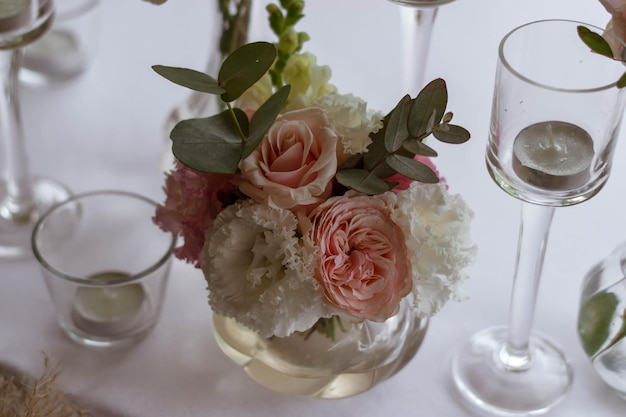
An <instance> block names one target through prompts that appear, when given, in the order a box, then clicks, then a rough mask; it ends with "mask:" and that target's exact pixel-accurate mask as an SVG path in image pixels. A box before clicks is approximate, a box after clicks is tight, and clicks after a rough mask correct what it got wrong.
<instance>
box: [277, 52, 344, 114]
mask: <svg viewBox="0 0 626 417" xmlns="http://www.w3.org/2000/svg"><path fill="white" fill-rule="evenodd" d="M331 75H332V71H331V69H330V67H329V66H327V65H317V58H316V57H315V55H313V54H311V53H308V52H305V53H302V54H294V55H292V56H291V57H290V58H289V60H287V63H286V64H285V70H284V71H283V80H284V81H285V83H286V84H289V85H291V92H290V93H289V101H288V103H287V106H286V108H285V110H284V111H290V110H299V109H304V108H307V107H311V106H312V103H313V101H314V100H315V99H316V98H318V97H321V96H324V95H326V94H330V93H333V92H335V91H337V88H336V87H335V86H334V85H332V84H330V83H329V81H330V77H331Z"/></svg>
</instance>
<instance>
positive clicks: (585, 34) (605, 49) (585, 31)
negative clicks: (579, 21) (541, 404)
mask: <svg viewBox="0 0 626 417" xmlns="http://www.w3.org/2000/svg"><path fill="white" fill-rule="evenodd" d="M576 30H577V31H578V36H579V37H580V39H582V41H583V42H584V43H585V45H587V46H588V47H589V48H591V50H592V51H594V52H596V53H598V54H600V55H604V56H606V57H609V58H611V59H613V51H612V50H611V46H610V45H609V43H608V42H607V41H606V39H604V38H603V37H602V35H599V34H597V33H595V32H592V31H591V30H590V29H589V28H587V27H585V26H578V27H577V28H576Z"/></svg>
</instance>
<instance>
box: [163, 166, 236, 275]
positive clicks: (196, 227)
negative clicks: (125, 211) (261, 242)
mask: <svg viewBox="0 0 626 417" xmlns="http://www.w3.org/2000/svg"><path fill="white" fill-rule="evenodd" d="M236 178H237V177H236V176H235V175H227V174H211V173H202V172H197V171H194V170H192V169H190V168H187V167H186V166H185V165H183V164H182V163H180V162H178V161H177V162H176V167H175V169H174V170H173V171H172V172H170V173H168V174H167V177H166V179H165V186H164V187H163V190H164V191H165V195H166V200H165V203H164V204H163V205H159V206H157V208H156V212H155V215H154V218H153V220H154V222H155V223H156V224H157V225H159V227H161V229H163V230H165V231H168V232H173V233H175V234H177V235H179V236H181V237H182V238H183V240H184V241H183V245H182V246H179V247H178V248H176V249H175V250H174V255H175V256H176V257H177V258H179V259H182V260H185V261H187V262H189V263H192V264H194V265H195V266H196V267H197V268H200V263H201V253H202V246H203V245H204V240H205V233H206V230H207V229H208V228H209V226H210V225H211V223H212V222H213V220H214V219H215V217H216V216H217V214H218V213H219V212H220V211H221V210H222V209H223V208H224V206H225V205H226V204H227V200H228V198H229V196H230V193H231V192H232V191H234V190H236V189H237V186H236Z"/></svg>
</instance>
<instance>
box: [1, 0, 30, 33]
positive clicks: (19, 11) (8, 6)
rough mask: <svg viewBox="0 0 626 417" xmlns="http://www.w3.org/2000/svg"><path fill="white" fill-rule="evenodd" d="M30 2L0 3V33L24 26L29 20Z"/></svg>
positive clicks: (23, 0) (22, 0) (20, 0)
mask: <svg viewBox="0 0 626 417" xmlns="http://www.w3.org/2000/svg"><path fill="white" fill-rule="evenodd" d="M30 14H31V12H30V2H29V1H26V0H5V1H2V2H0V33H1V32H10V31H12V30H16V29H19V28H21V27H23V26H25V25H26V24H27V23H28V21H29V20H30Z"/></svg>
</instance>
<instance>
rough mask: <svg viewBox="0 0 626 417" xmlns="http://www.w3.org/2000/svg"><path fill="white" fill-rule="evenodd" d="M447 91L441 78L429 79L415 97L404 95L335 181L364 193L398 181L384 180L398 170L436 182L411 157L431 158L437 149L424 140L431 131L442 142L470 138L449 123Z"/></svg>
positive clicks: (385, 188)
mask: <svg viewBox="0 0 626 417" xmlns="http://www.w3.org/2000/svg"><path fill="white" fill-rule="evenodd" d="M447 103H448V91H447V88H446V83H445V81H444V80H442V79H440V78H439V79H436V80H433V81H431V82H430V83H429V84H428V85H426V87H424V88H423V89H422V91H421V92H420V93H419V94H418V95H417V97H416V98H414V99H411V97H410V96H408V95H406V96H404V97H402V99H401V100H400V101H399V102H398V104H397V105H396V107H395V108H394V109H393V110H392V111H391V113H389V114H388V115H387V116H386V117H385V119H384V126H383V128H382V129H381V130H379V131H378V132H376V133H374V134H372V135H370V139H372V143H371V144H370V145H369V146H368V148H367V149H368V151H367V152H366V153H365V154H363V155H362V157H361V158H360V159H359V160H356V161H350V162H349V163H348V166H346V165H344V166H343V167H342V169H340V170H339V171H338V172H337V175H336V178H337V181H338V182H339V183H340V184H342V185H344V186H346V187H348V188H352V189H354V190H356V191H360V192H362V193H365V194H380V193H383V192H385V191H389V190H391V189H392V188H394V187H395V186H396V185H397V183H396V182H393V181H388V180H385V179H386V178H388V177H390V176H392V175H394V174H396V173H398V174H401V175H403V176H405V177H407V178H410V179H413V180H415V181H420V182H425V183H436V182H438V181H439V178H438V177H437V174H435V173H434V172H433V170H432V169H431V168H430V167H429V166H427V165H426V164H423V163H421V162H419V161H416V160H415V159H414V158H415V156H416V155H422V156H428V157H434V156H437V152H436V151H435V150H434V149H432V148H431V147H429V146H428V145H426V144H424V143H423V140H424V139H426V138H427V137H428V136H430V135H431V134H432V135H433V136H434V137H435V138H436V139H438V140H439V141H441V142H446V143H451V144H459V143H463V142H466V141H467V140H468V139H469V138H470V134H469V132H468V131H467V130H466V129H464V128H463V127H461V126H457V125H453V124H450V121H451V120H452V113H446V112H445V109H446V106H447Z"/></svg>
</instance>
